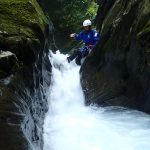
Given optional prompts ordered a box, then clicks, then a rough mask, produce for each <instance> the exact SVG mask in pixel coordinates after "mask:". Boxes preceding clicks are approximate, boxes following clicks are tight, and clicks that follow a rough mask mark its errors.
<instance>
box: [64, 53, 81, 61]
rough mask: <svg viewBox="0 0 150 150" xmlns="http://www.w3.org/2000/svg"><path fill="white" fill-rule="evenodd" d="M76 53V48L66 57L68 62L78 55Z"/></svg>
mask: <svg viewBox="0 0 150 150" xmlns="http://www.w3.org/2000/svg"><path fill="white" fill-rule="evenodd" d="M78 53H79V52H78V50H75V51H74V52H73V54H72V55H70V56H69V57H67V60H68V62H70V61H72V60H74V59H75V58H76V57H77V56H78Z"/></svg>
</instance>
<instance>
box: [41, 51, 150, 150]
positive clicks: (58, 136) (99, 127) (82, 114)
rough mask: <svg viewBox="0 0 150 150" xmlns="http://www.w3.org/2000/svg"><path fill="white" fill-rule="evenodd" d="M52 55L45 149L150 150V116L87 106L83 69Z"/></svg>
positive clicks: (64, 57) (132, 111)
mask: <svg viewBox="0 0 150 150" xmlns="http://www.w3.org/2000/svg"><path fill="white" fill-rule="evenodd" d="M65 60H66V56H65V55H63V54H60V53H59V52H57V53H56V54H53V53H51V62H52V65H53V69H52V86H51V88H50V90H49V112H48V113H47V116H46V119H45V125H44V150H150V116H149V115H146V114H144V113H141V112H138V111H134V110H127V109H123V108H116V107H109V108H96V107H94V106H89V107H86V106H84V96H83V93H82V89H81V85H80V76H79V69H80V68H79V67H78V66H76V65H75V63H73V62H72V63H70V64H68V63H67V62H66V61H65Z"/></svg>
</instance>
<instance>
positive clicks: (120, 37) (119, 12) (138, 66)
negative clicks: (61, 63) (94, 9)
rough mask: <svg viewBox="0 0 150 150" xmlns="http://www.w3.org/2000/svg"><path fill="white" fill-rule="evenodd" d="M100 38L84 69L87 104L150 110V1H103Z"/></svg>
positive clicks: (100, 11) (98, 20) (98, 25)
mask: <svg viewBox="0 0 150 150" xmlns="http://www.w3.org/2000/svg"><path fill="white" fill-rule="evenodd" d="M97 28H98V29H99V31H100V32H101V36H102V37H101V41H100V42H99V43H98V45H97V47H96V48H95V49H94V50H93V52H92V53H91V55H90V56H89V57H87V59H86V61H85V63H84V64H83V66H82V68H81V76H82V79H81V80H82V86H83V89H84V91H85V96H86V103H87V104H90V103H96V104H98V105H101V106H116V105H117V106H118V105H119V106H125V107H131V108H135V109H138V110H141V111H145V112H148V113H150V63H149V62H150V44H149V43H150V2H149V0H136V1H135V0H127V1H124V0H113V1H111V2H110V1H108V0H106V1H104V3H103V4H102V5H101V6H100V9H99V11H98V16H97Z"/></svg>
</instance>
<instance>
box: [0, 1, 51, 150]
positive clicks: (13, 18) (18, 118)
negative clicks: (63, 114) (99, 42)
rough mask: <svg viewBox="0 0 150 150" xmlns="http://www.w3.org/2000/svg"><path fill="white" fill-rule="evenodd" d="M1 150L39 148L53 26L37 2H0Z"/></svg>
mask: <svg viewBox="0 0 150 150" xmlns="http://www.w3.org/2000/svg"><path fill="white" fill-rule="evenodd" d="M0 20H1V23H0V150H41V149H42V148H43V137H42V133H43V130H42V126H43V121H44V115H45V112H46V111H47V109H48V104H47V97H46V89H47V88H48V86H49V85H50V75H51V64H50V61H49V58H48V48H49V46H50V45H49V43H50V39H51V31H52V25H51V24H50V23H49V22H48V20H47V18H46V17H45V15H44V13H43V11H42V9H41V8H40V6H39V4H38V3H37V2H36V0H32V1H30V0H4V1H0Z"/></svg>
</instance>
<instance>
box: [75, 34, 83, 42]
mask: <svg viewBox="0 0 150 150" xmlns="http://www.w3.org/2000/svg"><path fill="white" fill-rule="evenodd" d="M74 38H75V40H76V41H81V40H82V39H83V32H80V33H79V34H75V37H74Z"/></svg>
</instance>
